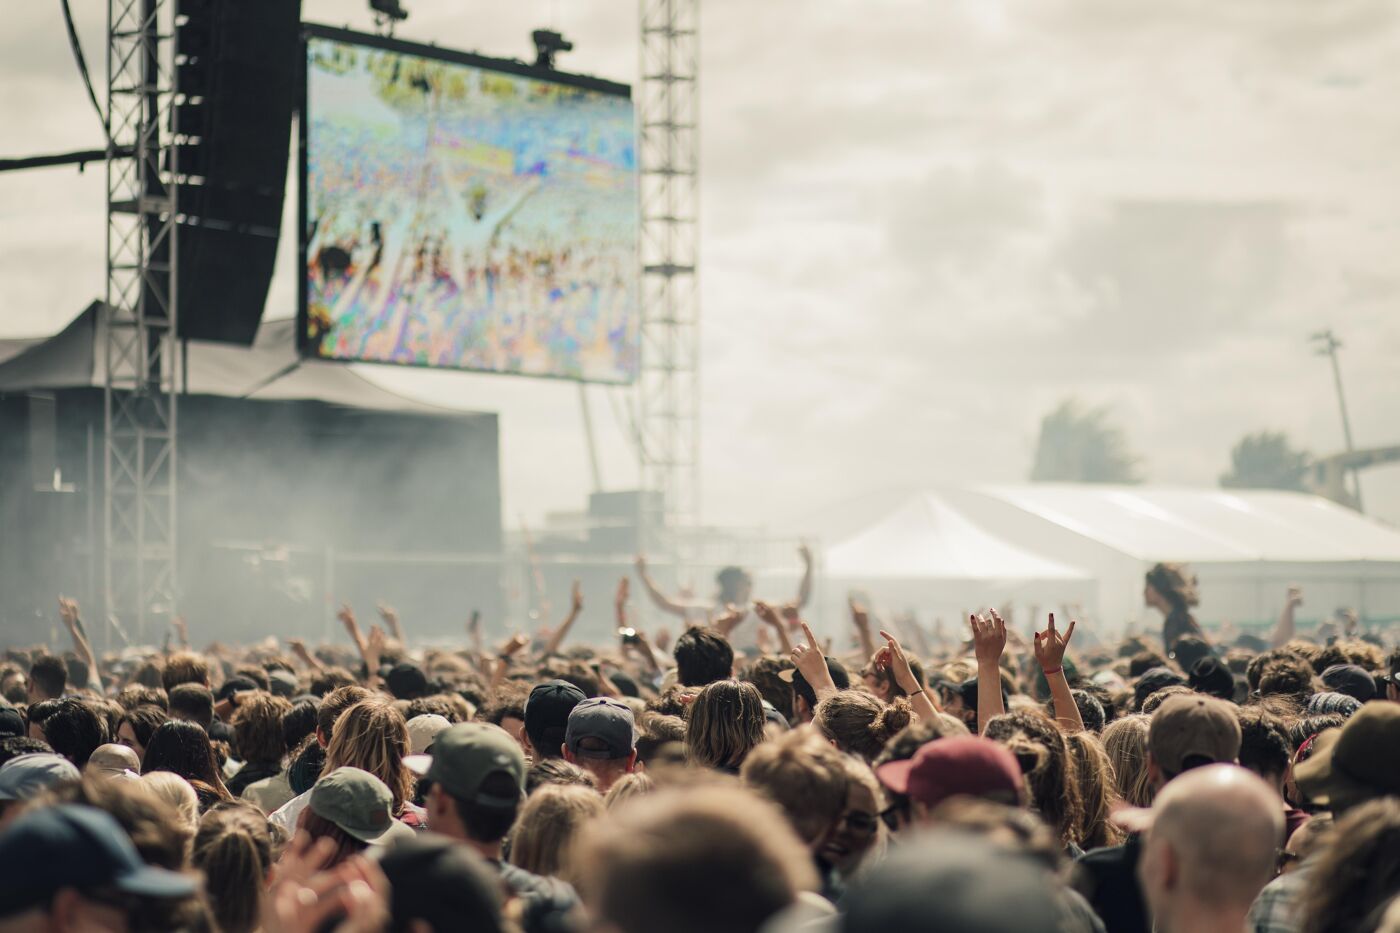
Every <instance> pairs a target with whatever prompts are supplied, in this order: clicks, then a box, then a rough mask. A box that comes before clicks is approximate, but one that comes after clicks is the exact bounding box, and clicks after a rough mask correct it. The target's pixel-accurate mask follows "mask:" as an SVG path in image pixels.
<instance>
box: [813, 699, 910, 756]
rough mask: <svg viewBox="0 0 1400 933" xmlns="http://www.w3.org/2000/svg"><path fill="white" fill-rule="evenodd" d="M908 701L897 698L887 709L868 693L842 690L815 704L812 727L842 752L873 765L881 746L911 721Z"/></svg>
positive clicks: (883, 746)
mask: <svg viewBox="0 0 1400 933" xmlns="http://www.w3.org/2000/svg"><path fill="white" fill-rule="evenodd" d="M913 718H914V716H913V712H912V711H911V710H910V707H909V701H908V700H906V699H904V698H903V697H900V698H899V699H897V700H895V701H894V702H893V703H891V704H889V705H888V706H887V705H885V704H884V703H882V702H880V701H879V700H877V699H876V698H875V697H873V696H871V695H870V694H868V693H860V692H859V691H856V690H842V691H841V692H840V693H836V694H833V695H832V696H829V697H827V698H826V699H825V700H822V701H821V702H820V703H818V704H817V709H816V712H815V713H813V714H812V722H813V724H814V725H815V726H816V727H817V728H818V729H819V730H821V733H822V735H824V736H826V737H827V738H828V739H831V740H832V741H833V742H835V743H836V747H837V748H839V749H841V751H843V752H849V753H851V754H852V755H859V756H860V757H861V758H864V759H865V760H866V761H874V760H875V759H876V758H878V757H880V752H882V751H884V750H885V743H886V742H888V741H889V740H890V739H892V738H894V737H895V735H897V734H898V733H899V731H900V730H902V729H903V728H904V727H905V726H907V725H909V723H910V722H911V721H913Z"/></svg>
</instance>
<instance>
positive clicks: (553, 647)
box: [544, 580, 583, 657]
mask: <svg viewBox="0 0 1400 933" xmlns="http://www.w3.org/2000/svg"><path fill="white" fill-rule="evenodd" d="M569 597H570V598H569V614H568V615H567V616H565V617H564V621H563V622H560V623H559V627H558V628H556V629H555V630H554V634H553V635H550V636H549V641H547V642H546V643H545V646H544V655H545V657H549V656H550V655H551V654H554V653H555V652H556V651H558V650H559V646H560V645H561V644H563V643H564V638H565V636H567V635H568V634H569V629H571V628H573V625H574V622H576V621H578V617H579V613H581V612H583V586H582V585H581V584H580V583H579V581H577V580H575V581H574V588H573V589H572V590H570V592H569Z"/></svg>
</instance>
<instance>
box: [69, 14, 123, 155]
mask: <svg viewBox="0 0 1400 933" xmlns="http://www.w3.org/2000/svg"><path fill="white" fill-rule="evenodd" d="M59 3H60V4H61V5H62V7H63V23H64V25H65V26H67V27H68V45H69V46H70V47H72V49H73V58H74V59H75V60H76V61H77V62H78V71H80V72H81V73H82V75H83V84H84V85H86V86H87V92H88V100H90V101H92V109H93V110H95V111H97V119H99V120H101V121H102V135H103V136H104V137H107V144H108V145H109V146H110V145H111V143H112V139H111V137H110V136H107V115H106V114H104V113H103V112H102V105H101V104H99V103H98V102H97V92H96V91H94V90H93V89H92V78H91V77H90V76H89V75H88V66H87V59H86V58H84V57H83V45H82V43H81V42H79V41H78V29H77V27H76V26H74V25H73V11H72V10H70V9H69V8H68V0H59Z"/></svg>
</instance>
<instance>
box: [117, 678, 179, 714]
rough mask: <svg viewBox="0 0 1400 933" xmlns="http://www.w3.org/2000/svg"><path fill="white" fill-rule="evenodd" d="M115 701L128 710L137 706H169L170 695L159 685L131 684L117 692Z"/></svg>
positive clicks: (163, 707)
mask: <svg viewBox="0 0 1400 933" xmlns="http://www.w3.org/2000/svg"><path fill="white" fill-rule="evenodd" d="M117 702H118V703H120V704H121V707H122V709H124V710H127V711H128V712H130V711H131V710H133V709H135V708H136V707H138V706H158V707H160V708H161V709H169V708H170V697H169V695H168V694H166V692H165V690H164V689H163V688H161V687H147V686H145V685H144V684H131V685H129V686H126V687H123V688H122V689H121V692H120V693H118V694H117Z"/></svg>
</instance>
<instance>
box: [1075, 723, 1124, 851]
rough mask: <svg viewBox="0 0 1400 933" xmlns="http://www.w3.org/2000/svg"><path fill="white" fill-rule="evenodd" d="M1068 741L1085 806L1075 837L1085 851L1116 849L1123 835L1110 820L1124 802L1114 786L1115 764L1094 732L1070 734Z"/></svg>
mask: <svg viewBox="0 0 1400 933" xmlns="http://www.w3.org/2000/svg"><path fill="white" fill-rule="evenodd" d="M1065 741H1066V742H1067V743H1068V744H1069V751H1070V754H1071V755H1073V756H1074V763H1075V773H1076V774H1077V775H1078V777H1079V799H1080V802H1081V803H1082V804H1083V809H1082V811H1081V819H1080V822H1079V828H1078V830H1077V831H1076V833H1075V835H1076V837H1077V839H1078V843H1079V845H1080V846H1081V847H1082V848H1085V849H1099V848H1103V847H1105V846H1116V845H1118V844H1119V843H1120V842H1122V841H1123V831H1122V830H1120V829H1119V828H1118V827H1117V826H1115V825H1113V822H1112V821H1111V820H1110V819H1109V817H1110V816H1112V814H1113V811H1114V810H1115V809H1116V808H1117V807H1118V805H1119V804H1121V803H1122V798H1121V797H1120V796H1119V795H1118V787H1117V785H1116V784H1115V783H1114V777H1113V762H1111V761H1109V758H1108V752H1106V751H1104V747H1103V743H1102V742H1101V741H1099V738H1098V736H1096V735H1094V734H1093V733H1092V732H1071V733H1069V734H1068V735H1066V736H1065Z"/></svg>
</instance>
